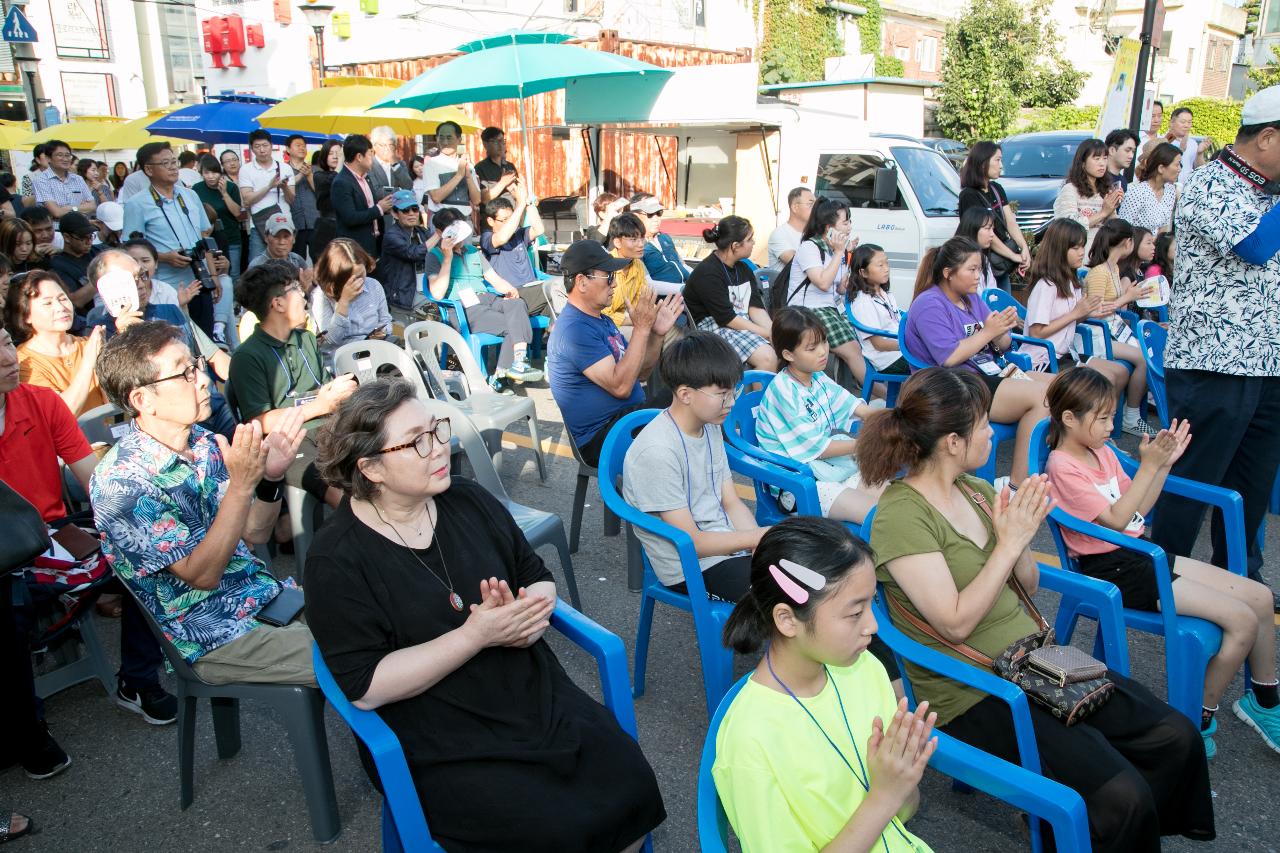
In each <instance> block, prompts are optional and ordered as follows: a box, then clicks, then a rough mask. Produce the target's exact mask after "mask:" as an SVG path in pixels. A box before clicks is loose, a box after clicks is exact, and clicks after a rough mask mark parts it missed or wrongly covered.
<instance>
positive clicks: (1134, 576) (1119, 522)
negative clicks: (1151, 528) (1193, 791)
mask: <svg viewBox="0 0 1280 853" xmlns="http://www.w3.org/2000/svg"><path fill="white" fill-rule="evenodd" d="M1048 402H1049V413H1050V414H1049V416H1050V419H1051V423H1050V427H1049V444H1050V446H1051V447H1052V448H1053V452H1052V453H1050V454H1049V463H1048V467H1047V469H1046V473H1048V475H1049V481H1050V488H1051V490H1052V493H1053V496H1054V498H1055V499H1056V500H1057V502H1058V505H1059V506H1060V507H1062V509H1063V510H1064V511H1065V512H1068V513H1070V514H1071V515H1074V516H1076V517H1077V518H1081V519H1084V520H1085V521H1091V522H1093V523H1095V524H1100V525H1102V526H1104V527H1109V528H1111V529H1112V530H1118V531H1121V532H1123V533H1125V534H1127V535H1129V536H1135V537H1136V536H1142V534H1143V532H1144V530H1145V529H1146V518H1145V517H1146V515H1147V513H1149V512H1150V511H1151V508H1152V507H1153V506H1154V505H1155V503H1156V500H1157V499H1158V498H1159V497H1160V492H1161V490H1162V489H1163V488H1164V482H1165V479H1166V478H1167V477H1168V476H1169V469H1170V468H1171V467H1172V466H1173V463H1174V462H1176V461H1177V460H1178V458H1179V457H1181V456H1182V454H1183V452H1184V451H1185V450H1186V449H1187V445H1188V444H1189V443H1190V441H1191V427H1190V424H1188V423H1187V422H1186V421H1181V422H1180V421H1176V420H1175V421H1174V422H1173V423H1172V424H1170V428H1169V429H1165V430H1161V431H1160V432H1159V433H1158V434H1157V435H1156V436H1155V437H1154V438H1148V437H1147V436H1143V437H1142V443H1141V445H1140V446H1139V448H1138V455H1139V457H1140V458H1141V460H1142V462H1141V464H1140V465H1139V467H1138V471H1137V473H1136V474H1135V475H1134V477H1133V479H1132V480H1130V478H1129V477H1128V475H1126V474H1125V472H1124V469H1123V468H1121V466H1120V460H1119V459H1118V458H1117V457H1116V454H1115V451H1113V450H1112V449H1111V448H1110V447H1109V446H1108V445H1107V440H1108V439H1109V438H1110V436H1111V429H1112V419H1113V418H1114V417H1115V413H1116V398H1115V389H1114V386H1113V385H1112V384H1111V382H1110V381H1109V380H1108V379H1107V378H1106V377H1105V376H1103V375H1102V374H1101V373H1099V372H1097V371H1096V370H1093V369H1091V368H1089V367H1078V368H1076V369H1074V370H1069V371H1067V372H1066V373H1060V374H1059V375H1058V378H1057V379H1055V380H1054V382H1053V384H1052V385H1050V386H1049V395H1048ZM1062 534H1063V536H1062V538H1063V540H1064V541H1065V542H1066V545H1067V549H1068V551H1070V552H1071V555H1072V556H1073V557H1075V558H1076V561H1077V563H1078V564H1079V567H1080V571H1081V572H1083V573H1085V574H1087V575H1090V576H1092V577H1096V578H1100V579H1102V580H1106V581H1110V582H1111V583H1114V584H1115V585H1116V586H1117V587H1118V588H1119V589H1120V594H1121V596H1122V598H1123V601H1124V605H1125V607H1131V608H1134V609H1137V610H1150V611H1156V610H1159V609H1160V601H1159V600H1158V594H1157V591H1156V583H1155V575H1154V569H1153V566H1152V564H1151V561H1150V560H1149V559H1148V558H1147V557H1146V556H1144V555H1142V554H1138V553H1137V552H1135V551H1130V550H1128V549H1122V548H1119V547H1118V546H1115V545H1110V544H1107V543H1104V542H1101V541H1099V540H1097V539H1094V538H1092V537H1089V536H1085V535H1082V534H1079V533H1074V532H1072V531H1068V530H1063V531H1062ZM1171 569H1172V571H1171V574H1172V575H1173V597H1174V605H1175V607H1176V608H1177V612H1178V613H1179V614H1181V615H1185V616H1198V617H1200V618H1201V619H1206V620H1208V621H1210V622H1212V623H1214V624H1215V625H1217V626H1218V627H1219V628H1221V629H1222V645H1221V647H1220V648H1219V649H1218V653H1217V654H1216V655H1214V656H1213V658H1211V659H1210V660H1209V665H1208V667H1207V668H1206V670H1205V677H1204V700H1203V705H1204V710H1203V711H1202V713H1201V725H1200V729H1201V735H1202V737H1203V738H1204V741H1205V751H1206V752H1207V753H1208V755H1209V757H1210V758H1212V757H1213V755H1214V753H1215V752H1216V750H1217V748H1216V746H1215V745H1214V743H1213V738H1212V735H1213V733H1214V732H1215V731H1216V730H1217V722H1216V721H1215V720H1214V713H1215V712H1216V711H1217V710H1218V700H1219V699H1221V697H1222V694H1223V692H1224V691H1225V690H1226V689H1227V686H1228V685H1229V684H1230V683H1231V680H1232V678H1234V676H1235V673H1236V671H1237V670H1239V669H1240V664H1241V663H1243V662H1244V660H1245V658H1246V657H1248V659H1249V666H1250V667H1251V668H1252V680H1251V682H1250V683H1249V685H1248V686H1247V690H1246V693H1245V695H1244V697H1242V698H1241V699H1240V700H1237V701H1236V702H1235V703H1234V705H1233V706H1232V707H1233V710H1234V711H1235V714H1236V716H1237V717H1239V718H1240V719H1241V720H1243V721H1244V722H1246V723H1247V724H1249V725H1250V726H1251V727H1252V728H1253V729H1254V730H1255V731H1257V732H1258V733H1259V734H1261V735H1262V737H1263V740H1264V741H1266V742H1267V744H1268V746H1270V747H1271V748H1272V749H1274V750H1276V751H1277V752H1280V744H1278V743H1277V742H1276V733H1280V728H1278V726H1280V697H1278V696H1277V682H1276V676H1275V672H1276V669H1275V667H1276V646H1275V643H1276V641H1275V628H1274V625H1273V623H1272V600H1271V591H1270V590H1269V589H1268V588H1267V587H1265V586H1263V585H1262V584H1260V583H1258V582H1257V581H1254V580H1250V579H1249V578H1245V577H1240V576H1239V575H1235V574H1232V573H1231V572H1228V571H1226V570H1224V569H1220V568H1218V567H1217V566H1211V565H1209V564H1207V563H1202V562H1200V561H1199V560H1193V559H1191V558H1190V557H1185V556H1181V555H1179V556H1177V557H1175V558H1174V560H1173V563H1172V566H1171ZM1258 679H1264V680H1263V681H1259V680H1258Z"/></svg>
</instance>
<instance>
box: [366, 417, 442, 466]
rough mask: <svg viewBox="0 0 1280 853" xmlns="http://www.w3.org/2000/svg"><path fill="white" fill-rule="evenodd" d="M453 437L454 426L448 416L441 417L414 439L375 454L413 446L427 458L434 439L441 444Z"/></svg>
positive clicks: (417, 452) (423, 457) (379, 454)
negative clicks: (450, 424)
mask: <svg viewBox="0 0 1280 853" xmlns="http://www.w3.org/2000/svg"><path fill="white" fill-rule="evenodd" d="M451 438H453V427H451V426H449V419H448V418H441V419H440V420H438V421H436V425H435V427H434V428H433V429H429V430H427V431H426V432H424V433H422V434H421V435H419V436H418V437H417V438H415V439H414V440H413V441H410V442H408V443H406V444H397V445H396V446H395V447H384V448H382V449H381V450H379V451H378V452H377V453H375V454H373V455H374V456H381V455H382V454H384V453H395V452H396V451H397V450H404V449H406V448H409V447H412V448H413V452H414V453H416V454H418V456H419V457H420V458H422V459H426V458H427V457H428V456H430V455H431V448H432V441H433V440H434V441H436V442H439V443H440V444H448V443H449V439H451Z"/></svg>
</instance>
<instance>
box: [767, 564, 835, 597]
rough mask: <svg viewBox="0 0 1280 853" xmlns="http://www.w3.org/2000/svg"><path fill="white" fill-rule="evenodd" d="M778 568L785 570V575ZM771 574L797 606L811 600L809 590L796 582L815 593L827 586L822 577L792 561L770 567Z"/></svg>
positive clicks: (825, 580)
mask: <svg viewBox="0 0 1280 853" xmlns="http://www.w3.org/2000/svg"><path fill="white" fill-rule="evenodd" d="M778 566H781V567H782V569H783V570H785V574H784V573H783V571H780V570H779V568H778ZM769 574H771V575H773V579H774V580H775V581H777V583H778V586H779V588H781V589H782V591H783V592H784V593H786V594H787V596H788V597H789V598H790V599H791V600H792V601H794V602H795V603H796V604H804V603H805V602H806V601H808V600H809V592H808V590H806V589H804V588H803V587H801V586H800V584H798V583H796V581H799V582H800V583H802V584H804V585H805V586H807V587H809V589H812V590H814V591H815V592H817V591H818V590H821V589H823V588H824V587H826V585H827V579H826V578H824V577H823V576H822V575H820V574H818V573H817V572H815V571H814V570H813V569H810V568H806V567H805V566H802V565H800V564H799V563H796V562H793V561H792V560H786V559H783V560H779V561H778V565H777V566H769ZM792 578H795V580H792Z"/></svg>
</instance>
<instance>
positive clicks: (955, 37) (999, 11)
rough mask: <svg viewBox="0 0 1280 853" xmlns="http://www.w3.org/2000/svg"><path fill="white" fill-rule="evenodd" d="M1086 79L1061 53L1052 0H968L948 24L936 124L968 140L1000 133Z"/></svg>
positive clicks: (1068, 97) (1071, 94) (1074, 92)
mask: <svg viewBox="0 0 1280 853" xmlns="http://www.w3.org/2000/svg"><path fill="white" fill-rule="evenodd" d="M1085 76H1086V75H1085V74H1084V73H1083V72H1080V71H1077V70H1076V69H1075V68H1074V67H1073V66H1072V65H1071V64H1070V63H1069V62H1067V61H1066V59H1064V58H1063V56H1062V53H1061V51H1060V50H1059V41H1058V34H1057V28H1056V27H1055V26H1054V25H1053V21H1052V20H1051V19H1050V17H1049V0H1035V2H1032V3H1030V4H1027V5H1023V4H1022V3H1019V2H1018V1H1017V0H971V2H970V5H969V7H968V8H967V9H966V10H965V11H964V13H963V14H961V15H960V17H959V18H957V19H956V20H955V21H953V22H952V23H951V24H950V25H948V27H947V35H946V42H945V54H944V56H943V60H942V90H941V94H940V98H939V101H940V103H939V108H938V123H939V125H941V127H942V130H943V132H944V133H945V134H946V135H947V136H951V137H954V138H955V139H960V140H963V141H965V142H974V141H976V140H978V139H991V138H996V137H1000V136H1003V135H1004V134H1005V132H1006V131H1007V130H1008V128H1009V126H1010V125H1011V124H1012V123H1013V119H1014V116H1015V114H1016V112H1017V110H1018V108H1019V107H1059V106H1062V105H1064V104H1068V103H1070V102H1071V101H1073V100H1075V98H1076V97H1077V96H1078V95H1079V94H1080V89H1081V87H1083V86H1084V80H1085Z"/></svg>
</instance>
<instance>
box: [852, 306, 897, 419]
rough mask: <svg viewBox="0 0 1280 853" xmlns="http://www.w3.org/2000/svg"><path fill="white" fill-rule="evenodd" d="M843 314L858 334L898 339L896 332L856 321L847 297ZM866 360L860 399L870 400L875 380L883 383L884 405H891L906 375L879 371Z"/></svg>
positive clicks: (894, 401) (895, 399)
mask: <svg viewBox="0 0 1280 853" xmlns="http://www.w3.org/2000/svg"><path fill="white" fill-rule="evenodd" d="M844 315H845V317H846V318H848V320H849V325H851V326H853V328H854V330H855V331H857V332H858V333H859V334H863V335H872V336H873V337H880V338H892V339H893V340H895V341H896V340H898V335H897V333H896V332H889V331H886V330H884V329H873V328H871V327H870V326H864V325H862V324H861V323H859V322H858V319H857V318H856V317H854V316H853V302H852V301H851V300H849V299H848V298H846V299H845V301H844ZM864 361H866V368H867V377H866V379H864V380H863V381H862V399H864V400H868V401H869V400H870V399H871V392H872V390H873V389H874V388H875V384H876V383H877V382H883V383H884V402H885V405H886V406H889V407H892V406H893V404H894V403H896V402H897V401H898V391H899V390H901V389H902V383H903V382H906V381H907V376H906V375H904V374H901V373H881V372H880V371H879V370H876V368H875V366H874V365H873V364H872V363H871V362H870V361H869V360H866V359H864Z"/></svg>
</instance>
